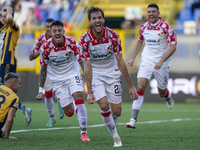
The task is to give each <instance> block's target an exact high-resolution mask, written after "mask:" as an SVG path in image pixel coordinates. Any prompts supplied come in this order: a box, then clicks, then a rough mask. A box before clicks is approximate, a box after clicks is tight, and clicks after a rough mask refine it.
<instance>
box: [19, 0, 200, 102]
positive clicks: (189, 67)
mask: <svg viewBox="0 0 200 150" xmlns="http://www.w3.org/2000/svg"><path fill="white" fill-rule="evenodd" d="M194 2H196V1H195V0H87V1H85V0H80V1H78V3H77V5H76V7H75V8H74V9H73V10H72V11H71V12H70V13H69V12H68V13H67V12H65V15H66V14H67V15H68V19H69V21H68V24H70V25H71V30H69V31H66V34H68V35H69V36H71V37H73V38H74V39H75V40H77V41H78V40H79V38H80V36H81V35H82V34H83V33H84V32H85V31H86V30H87V29H88V28H89V24H88V20H87V14H86V12H85V11H86V10H87V8H88V7H90V6H96V7H100V8H102V9H103V10H104V12H105V20H106V23H105V25H106V26H108V27H110V28H112V29H114V30H116V31H117V32H118V33H119V35H120V37H121V40H122V47H123V57H124V59H125V62H127V61H128V60H129V58H130V57H131V55H132V52H133V48H134V45H135V42H136V41H137V37H138V33H139V27H140V26H139V25H137V26H135V27H134V28H133V29H121V28H120V24H121V23H122V22H123V21H124V20H126V19H130V18H134V17H138V18H139V19H140V20H142V19H143V17H144V16H145V14H146V7H147V5H148V4H150V3H157V4H158V6H159V8H160V16H161V17H162V18H163V19H164V20H166V21H167V22H169V23H170V24H171V25H172V26H173V28H174V29H175V31H176V33H177V40H178V44H177V50H176V52H175V53H174V55H173V56H172V65H171V67H170V80H169V85H168V88H169V90H170V91H171V92H172V95H173V97H174V99H175V101H176V102H185V103H199V102H200V99H199V97H200V77H199V73H200V71H199V47H200V42H199V41H200V40H199V27H200V26H199V24H198V22H197V21H198V19H199V18H200V13H199V12H200V11H199V10H200V9H196V10H195V11H194V14H193V15H192V14H191V4H192V3H194ZM41 14H42V16H43V20H41V21H40V25H39V26H22V27H21V29H22V32H21V37H20V39H19V41H18V45H17V49H16V57H17V59H18V68H17V72H18V73H19V74H20V75H21V77H22V83H21V89H20V91H19V92H18V95H19V96H20V98H21V101H31V102H37V101H36V99H35V97H36V95H37V93H38V79H39V69H40V66H39V58H38V59H36V60H35V61H29V59H28V55H29V53H30V50H31V48H32V46H33V42H34V39H35V38H36V37H37V36H39V35H40V34H41V33H43V32H44V30H43V25H44V20H45V19H46V18H48V17H52V18H54V19H60V20H62V18H61V17H62V16H63V15H61V14H59V12H48V11H47V10H42V11H41ZM63 14H64V13H63ZM139 64H140V56H139V55H138V56H137V58H136V61H135V63H134V67H132V68H128V69H129V72H130V74H131V77H132V80H133V81H134V83H135V85H137V79H136V75H137V70H138V67H139ZM121 79H122V88H123V101H124V102H125V101H130V99H129V94H128V87H127V84H126V82H125V79H124V78H123V76H122V77H121ZM123 83H124V84H123ZM145 101H147V102H161V101H162V99H160V97H159V96H158V95H157V89H156V83H155V80H154V79H153V80H151V81H150V84H149V85H148V88H147V89H146V92H145Z"/></svg>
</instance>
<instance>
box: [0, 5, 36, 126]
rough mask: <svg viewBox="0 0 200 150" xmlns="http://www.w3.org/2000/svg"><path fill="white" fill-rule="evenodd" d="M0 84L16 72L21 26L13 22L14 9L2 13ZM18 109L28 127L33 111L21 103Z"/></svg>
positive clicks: (5, 9)
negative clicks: (16, 55)
mask: <svg viewBox="0 0 200 150" xmlns="http://www.w3.org/2000/svg"><path fill="white" fill-rule="evenodd" d="M0 16H1V19H0V55H1V63H0V65H1V66H0V82H1V83H2V84H4V76H5V75H6V74H7V73H9V72H16V68H17V59H16V57H15V48H16V46H17V41H18V39H19V26H18V25H17V24H16V23H15V22H14V21H13V18H14V9H12V8H11V7H9V6H5V7H4V8H3V9H2V11H1V12H0ZM18 108H19V109H20V110H21V111H22V113H23V114H24V118H25V120H26V125H27V126H28V125H29V124H30V123H31V120H32V119H31V113H32V109H31V108H29V107H25V106H24V105H23V104H22V103H21V102H19V106H18Z"/></svg>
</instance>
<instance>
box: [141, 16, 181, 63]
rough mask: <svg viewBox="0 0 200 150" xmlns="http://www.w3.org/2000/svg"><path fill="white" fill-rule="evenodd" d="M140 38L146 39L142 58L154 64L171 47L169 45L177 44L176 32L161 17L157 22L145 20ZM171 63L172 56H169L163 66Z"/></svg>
mask: <svg viewBox="0 0 200 150" xmlns="http://www.w3.org/2000/svg"><path fill="white" fill-rule="evenodd" d="M139 40H141V41H142V40H145V42H146V44H145V46H144V49H143V52H142V56H141V59H142V61H145V62H147V63H149V64H151V65H153V66H155V64H156V63H158V62H159V61H160V59H161V58H162V57H163V56H164V55H165V54H166V52H167V51H168V49H169V45H171V44H177V39H176V33H175V31H174V29H173V28H172V27H171V26H170V24H169V23H167V22H166V21H164V20H162V19H161V18H159V21H158V22H157V23H156V24H151V23H150V22H149V21H147V22H145V23H144V24H142V25H141V27H140V36H139ZM170 64H171V57H170V58H168V59H167V60H166V61H165V62H164V63H163V65H162V67H168V66H170Z"/></svg>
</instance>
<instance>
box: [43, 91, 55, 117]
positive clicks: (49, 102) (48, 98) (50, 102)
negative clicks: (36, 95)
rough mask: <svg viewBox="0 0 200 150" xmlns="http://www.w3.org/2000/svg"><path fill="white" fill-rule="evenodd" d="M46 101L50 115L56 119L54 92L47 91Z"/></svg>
mask: <svg viewBox="0 0 200 150" xmlns="http://www.w3.org/2000/svg"><path fill="white" fill-rule="evenodd" d="M50 93H51V94H50ZM48 94H49V95H48ZM44 102H45V105H46V109H47V112H48V114H49V117H50V118H51V119H55V117H54V101H53V97H52V92H45V99H44Z"/></svg>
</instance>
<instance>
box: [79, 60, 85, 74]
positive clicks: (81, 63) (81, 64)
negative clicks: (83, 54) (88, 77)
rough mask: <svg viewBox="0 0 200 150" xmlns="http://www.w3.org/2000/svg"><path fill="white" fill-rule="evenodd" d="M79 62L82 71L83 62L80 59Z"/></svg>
mask: <svg viewBox="0 0 200 150" xmlns="http://www.w3.org/2000/svg"><path fill="white" fill-rule="evenodd" d="M79 64H80V66H81V69H82V70H83V72H84V63H83V60H80V61H79Z"/></svg>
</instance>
